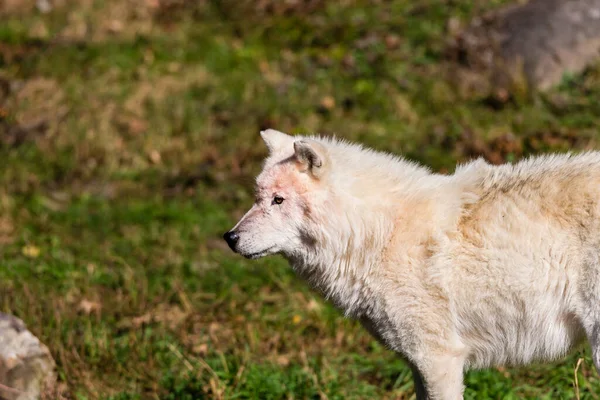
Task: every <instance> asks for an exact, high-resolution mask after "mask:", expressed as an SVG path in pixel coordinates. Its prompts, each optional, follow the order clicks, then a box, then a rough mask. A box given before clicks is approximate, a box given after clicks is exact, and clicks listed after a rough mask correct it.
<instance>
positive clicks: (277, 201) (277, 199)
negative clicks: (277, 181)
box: [272, 196, 285, 204]
mask: <svg viewBox="0 0 600 400" xmlns="http://www.w3.org/2000/svg"><path fill="white" fill-rule="evenodd" d="M283 200H285V199H284V198H283V197H281V196H275V197H273V203H272V204H281V203H283Z"/></svg>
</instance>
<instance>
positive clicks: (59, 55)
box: [0, 0, 600, 400]
mask: <svg viewBox="0 0 600 400" xmlns="http://www.w3.org/2000/svg"><path fill="white" fill-rule="evenodd" d="M142 3H143V4H144V5H139V4H138V3H137V2H136V4H135V5H133V3H131V4H129V3H128V2H118V1H99V0H98V1H93V2H89V4H86V2H74V3H72V4H71V3H69V5H64V6H60V5H59V6H57V7H56V8H55V9H54V10H52V11H51V12H50V13H48V14H44V15H42V14H40V13H38V12H36V11H32V10H29V9H27V8H26V7H25V6H23V8H22V9H20V8H19V7H17V9H12V10H11V11H10V14H9V15H8V16H4V17H5V20H6V21H7V22H6V23H3V24H0V25H2V26H1V27H0V82H7V83H9V85H8V86H9V87H10V88H11V90H10V92H9V93H8V94H4V92H3V91H0V110H2V111H3V113H2V114H1V115H5V117H2V118H4V119H3V120H0V160H2V161H1V162H0V311H3V312H9V313H13V314H16V315H17V316H19V317H20V318H22V319H23V320H25V322H26V323H27V325H28V327H29V328H30V329H31V330H32V331H33V332H34V333H35V334H36V335H38V336H39V337H40V339H41V340H42V341H43V342H44V343H46V344H47V345H48V347H49V348H50V350H51V352H52V354H53V355H54V357H55V359H56V361H57V364H58V372H59V380H60V383H61V385H60V387H59V389H60V392H61V395H62V396H63V397H64V398H69V399H114V400H116V399H121V400H124V399H157V398H160V399H204V398H206V399H208V398H211V399H212V398H226V399H257V398H261V399H283V398H296V399H316V398H328V399H367V398H382V399H391V398H410V396H411V395H412V383H411V377H410V373H409V372H410V371H409V369H408V368H407V366H406V365H405V364H404V363H403V361H401V360H400V359H398V358H397V357H396V356H395V355H394V354H392V353H391V352H389V351H387V350H386V349H384V348H382V347H381V346H380V345H379V344H377V343H376V342H375V341H374V340H373V339H371V337H370V336H369V335H368V334H366V333H365V332H364V331H363V329H362V328H361V327H360V326H358V324H357V323H355V322H353V321H349V320H346V319H344V318H343V317H342V316H341V315H340V314H339V313H338V312H337V311H335V310H334V309H333V308H332V307H331V306H330V305H328V304H326V303H324V302H323V301H322V300H321V299H320V298H319V297H318V296H316V295H315V294H314V293H312V292H311V291H310V290H308V288H307V287H306V285H305V284H304V283H303V282H301V281H299V280H298V279H296V277H295V276H294V275H293V273H292V272H291V271H290V269H289V268H288V266H287V265H286V263H285V262H284V261H283V260H281V259H279V258H271V259H262V260H260V261H256V262H249V261H246V260H244V259H241V257H236V256H235V255H233V254H231V253H230V252H229V251H228V249H227V248H226V246H224V243H222V240H221V239H220V235H221V233H222V232H224V231H225V230H227V229H228V228H230V227H231V226H232V225H233V224H234V223H235V221H236V220H237V218H239V216H240V215H241V212H243V211H244V210H245V209H246V208H248V207H249V206H250V204H251V202H252V196H251V187H252V179H253V177H254V176H255V174H256V173H257V172H258V171H259V168H260V164H261V160H262V159H263V157H264V156H265V154H266V149H265V148H264V146H263V144H262V143H261V140H260V138H259V135H258V131H259V130H260V129H261V128H266V127H274V128H277V129H280V130H283V131H287V132H291V133H298V132H321V133H325V134H336V135H338V136H341V137H344V138H347V139H350V140H356V141H360V142H363V143H364V144H366V145H369V146H372V147H374V148H376V149H380V150H387V151H391V152H396V153H402V154H404V155H405V156H406V157H408V158H410V159H414V160H417V161H420V162H422V163H425V164H427V165H429V166H431V167H432V168H433V169H434V170H437V171H451V170H452V169H453V168H454V165H455V164H456V163H457V162H463V161H465V160H468V159H470V158H473V157H476V156H478V155H483V156H485V157H486V158H488V159H490V160H491V161H493V162H501V161H512V160H516V159H518V158H520V157H523V156H526V155H528V154H532V153H539V152H546V151H564V150H567V149H575V150H579V149H585V148H594V147H595V146H596V141H597V140H598V138H599V135H598V132H597V129H596V127H597V126H598V123H599V122H600V101H599V100H598V99H600V69H598V68H592V69H590V70H589V71H587V72H586V73H585V74H584V75H582V76H567V77H565V79H564V82H563V83H562V84H561V85H560V86H559V87H558V88H556V89H555V90H553V91H551V92H550V93H547V94H543V95H532V96H530V98H528V99H526V100H521V101H509V102H507V103H505V104H500V105H494V106H492V105H491V104H490V102H489V101H487V99H485V98H478V97H476V96H472V95H468V94H465V93H464V91H462V90H461V82H456V81H454V80H453V79H452V78H451V75H450V74H448V71H450V69H451V68H450V66H451V65H450V61H449V60H448V59H447V58H446V57H445V48H446V47H445V46H446V39H447V38H446V36H447V33H446V26H447V21H448V19H449V18H451V17H453V18H459V19H460V20H462V21H468V20H469V18H470V17H472V16H473V15H475V14H476V13H481V12H484V11H485V10H487V9H491V8H493V7H495V6H498V5H501V4H503V3H506V2H503V1H495V2H489V3H488V4H487V5H485V6H484V7H482V6H478V7H475V6H473V5H472V2H470V1H466V0H459V1H453V2H448V1H443V0H434V1H417V2H415V1H403V0H394V1H391V2H366V1H360V0H356V1H351V2H345V3H346V4H345V5H343V6H342V5H338V3H337V2H327V3H325V2H321V1H315V2H313V3H312V4H314V5H315V8H310V7H311V6H308V5H306V4H305V3H302V2H299V3H298V4H301V5H300V6H284V5H282V4H283V2H275V1H273V2H271V1H266V2H259V3H261V4H270V5H271V6H272V7H271V8H267V9H263V8H261V6H260V4H258V3H257V4H258V5H257V4H255V2H250V1H242V2H233V1H225V2H191V1H184V0H174V1H170V2H159V3H157V4H163V6H162V7H164V8H163V9H160V10H157V9H154V8H152V4H153V3H152V2H147V4H146V3H144V2H142ZM142 3H140V4H142ZM15 4H16V3H15ZM286 4H287V3H286ZM290 4H291V3H290ZM302 4H303V5H302ZM169 5H170V6H169ZM285 7H290V8H285ZM0 12H1V9H0ZM1 87H3V86H2V85H0V88H1ZM39 120H41V121H42V122H44V123H43V124H42V125H41V126H38V127H37V128H32V129H30V128H27V129H23V130H21V131H19V130H18V129H17V130H15V129H14V127H15V126H20V127H27V126H31V124H32V122H35V121H39ZM15 132H20V133H15ZM579 358H583V360H584V361H583V363H582V364H581V366H580V367H579V369H578V383H579V391H580V397H581V398H582V399H596V398H598V395H597V394H596V393H600V380H599V379H598V377H597V375H596V373H595V371H594V370H593V367H592V363H591V360H590V357H589V352H588V351H587V350H585V349H582V350H580V351H578V352H576V353H575V354H574V355H572V356H571V357H569V358H567V359H565V360H559V361H557V362H556V363H554V364H552V365H546V366H535V367H528V368H522V369H506V370H488V371H479V372H472V373H469V374H468V375H467V378H466V382H467V385H468V389H467V392H466V394H465V397H466V398H468V399H482V398H491V399H520V398H547V399H555V398H564V399H570V398H574V397H575V396H576V395H575V388H574V372H575V366H576V364H577V360H578V359H579Z"/></svg>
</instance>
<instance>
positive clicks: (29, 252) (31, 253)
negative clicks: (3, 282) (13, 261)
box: [21, 244, 40, 258]
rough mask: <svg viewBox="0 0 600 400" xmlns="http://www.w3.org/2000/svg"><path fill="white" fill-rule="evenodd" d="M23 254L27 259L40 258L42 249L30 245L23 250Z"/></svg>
mask: <svg viewBox="0 0 600 400" xmlns="http://www.w3.org/2000/svg"><path fill="white" fill-rule="evenodd" d="M21 252H22V253H23V255H24V256H25V257H29V258H38V257H39V255H40V249H39V248H38V247H36V246H34V245H32V244H28V245H27V246H24V247H23V248H22V249H21Z"/></svg>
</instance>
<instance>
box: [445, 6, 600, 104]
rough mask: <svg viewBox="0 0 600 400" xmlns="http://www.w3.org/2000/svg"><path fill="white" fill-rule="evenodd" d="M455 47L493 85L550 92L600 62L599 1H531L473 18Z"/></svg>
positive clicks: (464, 60) (460, 57)
mask: <svg viewBox="0 0 600 400" xmlns="http://www.w3.org/2000/svg"><path fill="white" fill-rule="evenodd" d="M453 47H454V49H455V50H456V54H457V58H459V59H460V61H461V62H462V63H463V64H466V66H467V67H468V68H470V69H475V70H479V71H486V72H487V74H488V78H489V79H491V81H492V82H490V83H491V85H492V86H493V87H494V88H495V89H498V88H499V87H500V88H503V89H506V90H509V91H511V92H514V89H515V87H514V86H515V85H516V86H520V85H523V84H525V85H526V86H527V87H528V89H529V90H531V89H538V90H546V89H548V88H550V87H552V86H554V85H556V84H557V83H559V82H560V81H561V79H562V77H563V75H565V74H577V73H580V72H582V71H583V70H584V69H585V68H586V67H587V66H589V65H590V64H591V63H595V62H597V61H598V60H599V59H600V0H530V1H528V2H525V3H524V4H519V5H510V6H507V7H504V8H500V9H499V10H496V11H493V12H491V13H489V14H487V15H484V16H481V17H476V18H474V19H473V20H472V21H471V23H470V25H469V26H468V27H467V28H466V29H465V30H463V31H462V32H460V34H459V35H458V37H456V39H455V40H454V43H453Z"/></svg>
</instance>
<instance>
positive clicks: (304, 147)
mask: <svg viewBox="0 0 600 400" xmlns="http://www.w3.org/2000/svg"><path fill="white" fill-rule="evenodd" d="M294 156H295V157H296V161H297V163H298V165H299V167H300V170H301V171H302V172H308V173H310V174H311V175H312V176H313V177H315V178H317V179H319V178H321V177H322V176H323V175H324V173H325V171H326V170H327V167H328V166H329V165H328V164H329V155H328V154H327V149H326V148H325V146H323V145H322V144H321V143H319V142H317V141H315V140H311V139H303V140H297V141H295V142H294Z"/></svg>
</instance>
